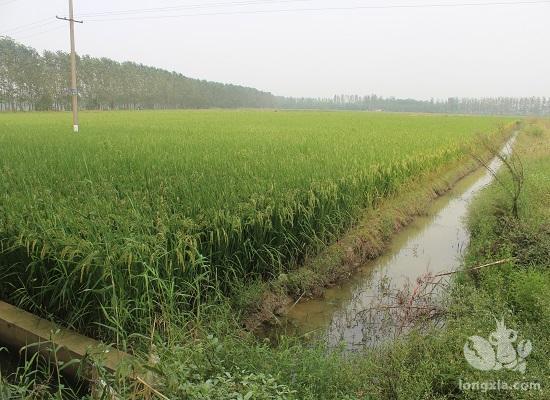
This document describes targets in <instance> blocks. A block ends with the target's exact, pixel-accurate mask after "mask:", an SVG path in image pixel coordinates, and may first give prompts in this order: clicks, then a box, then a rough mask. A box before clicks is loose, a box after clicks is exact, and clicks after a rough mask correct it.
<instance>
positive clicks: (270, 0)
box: [78, 0, 315, 17]
mask: <svg viewBox="0 0 550 400" xmlns="http://www.w3.org/2000/svg"><path fill="white" fill-rule="evenodd" d="M311 1H315V0H259V1H258V0H256V1H253V0H248V1H232V2H226V3H202V4H187V5H180V6H170V7H154V8H136V9H126V10H112V11H102V12H95V13H86V12H84V13H79V14H78V15H79V16H80V17H97V16H104V15H131V14H141V13H154V12H167V11H178V10H192V9H202V8H222V7H223V8H227V7H244V6H255V5H269V4H282V3H303V2H311Z"/></svg>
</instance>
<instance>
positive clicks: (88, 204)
mask: <svg viewBox="0 0 550 400" xmlns="http://www.w3.org/2000/svg"><path fill="white" fill-rule="evenodd" d="M68 118H69V116H68V115H67V114H64V113H36V114H24V115H23V114H2V115H0V298H4V299H9V300H10V301H12V302H14V303H16V304H18V305H19V306H22V307H24V308H25V309H27V310H30V311H32V312H35V313H37V314H40V315H43V316H47V317H51V318H57V319H61V320H63V321H64V322H65V323H66V324H68V325H70V326H72V327H74V328H76V329H79V330H81V331H87V332H90V331H91V330H93V332H94V336H96V337H97V336H101V335H105V336H110V337H112V334H111V333H112V332H111V330H110V329H107V328H106V327H105V326H109V327H110V328H112V329H115V331H116V332H122V331H125V332H140V331H143V326H151V325H154V323H153V321H158V320H159V315H168V313H164V312H163V308H165V307H168V306H170V307H171V309H172V310H180V311H181V312H184V311H194V312H195V315H197V313H198V314H200V307H201V305H202V304H204V301H205V300H207V301H208V300H211V299H212V298H213V297H214V298H215V296H218V295H219V294H220V293H225V294H227V293H229V292H230V288H231V286H232V283H233V282H235V281H236V280H244V281H246V280H247V279H251V278H255V277H256V278H257V277H259V276H261V277H265V278H268V277H271V276H274V275H277V274H279V273H281V272H283V271H285V270H288V269H290V268H294V267H295V266H296V265H297V264H299V263H300V262H301V261H302V260H303V259H304V257H306V256H307V255H309V254H314V253H315V252H317V251H318V250H319V249H320V248H321V247H322V246H324V245H325V244H326V243H328V242H330V241H332V240H334V239H335V238H337V237H338V235H339V234H341V233H342V231H343V230H345V229H346V228H347V227H349V226H350V224H352V223H353V222H354V220H355V219H356V218H357V217H358V216H359V214H360V213H361V211H362V210H363V209H365V208H368V207H373V206H375V205H376V204H377V202H379V201H380V200H381V199H383V198H385V197H387V196H390V195H392V194H394V193H396V192H397V191H399V188H400V185H401V184H402V183H403V182H405V181H408V180H411V179H415V178H416V177H418V176H419V175H421V174H423V173H428V172H431V171H434V170H436V169H437V168H440V167H442V166H444V165H447V164H450V163H452V162H454V161H457V160H459V159H460V158H461V157H464V156H465V155H466V154H467V151H466V150H465V148H464V146H465V145H470V144H472V143H474V140H475V137H476V133H477V132H486V133H490V132H496V131H498V129H497V127H498V126H499V125H501V124H503V123H506V122H507V120H506V119H503V118H497V117H465V116H427V115H394V114H369V113H353V112H273V111H210V110H209V111H162V112H159V111H147V112H112V113H94V112H88V113H83V115H82V121H81V127H82V134H79V135H73V134H71V133H70V132H69V131H67V129H66V126H69V125H68V124H67V121H68ZM161 319H162V318H161ZM93 323H100V324H102V325H100V326H99V327H98V326H97V325H93ZM113 327H114V328H113Z"/></svg>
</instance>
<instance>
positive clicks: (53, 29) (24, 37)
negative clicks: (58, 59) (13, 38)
mask: <svg viewBox="0 0 550 400" xmlns="http://www.w3.org/2000/svg"><path fill="white" fill-rule="evenodd" d="M60 29H63V27H62V26H56V27H54V28H50V29H46V30H43V31H40V32H35V33H32V34H30V35H25V36H18V37H17V40H18V41H21V40H23V39H28V38H31V37H34V36H38V35H42V34H44V33H48V32H53V31H57V30H60Z"/></svg>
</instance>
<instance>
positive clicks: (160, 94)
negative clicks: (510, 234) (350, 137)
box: [0, 37, 550, 115]
mask: <svg viewBox="0 0 550 400" xmlns="http://www.w3.org/2000/svg"><path fill="white" fill-rule="evenodd" d="M77 69H78V93H79V99H80V107H81V108H83V109H94V110H116V109H169V108H215V107H218V108H240V107H247V108H282V109H327V110H329V109H330V110H366V111H393V112H426V113H459V114H509V115H550V97H549V98H546V97H529V98H512V97H499V98H483V99H473V98H449V99H444V100H440V99H431V100H414V99H398V98H394V97H380V96H376V95H369V96H359V95H336V96H334V97H332V98H293V97H281V96H274V95H273V94H271V93H268V92H263V91H260V90H257V89H254V88H249V87H243V86H237V85H230V84H222V83H217V82H209V81H204V80H199V79H192V78H188V77H186V76H184V75H182V74H180V73H177V72H170V71H167V70H163V69H160V68H155V67H150V66H146V65H143V64H137V63H134V62H122V63H121V62H117V61H114V60H111V59H108V58H97V57H91V56H87V55H86V56H82V57H78V58H77ZM68 88H69V56H68V54H67V53H65V52H62V51H57V52H51V51H45V52H43V53H42V54H40V53H39V52H38V51H36V50H35V49H33V48H31V47H28V46H25V45H22V44H20V43H17V42H15V41H14V40H12V39H10V38H8V37H0V111H34V110H55V111H63V110H68V109H70V92H69V89H68Z"/></svg>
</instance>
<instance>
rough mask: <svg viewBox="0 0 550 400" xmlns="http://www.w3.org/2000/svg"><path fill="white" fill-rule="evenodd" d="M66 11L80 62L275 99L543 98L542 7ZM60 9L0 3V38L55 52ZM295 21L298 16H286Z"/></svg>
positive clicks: (546, 38)
mask: <svg viewBox="0 0 550 400" xmlns="http://www.w3.org/2000/svg"><path fill="white" fill-rule="evenodd" d="M501 1H502V2H509V1H511V0H501ZM512 1H513V0H512ZM74 2H75V14H76V16H77V17H80V18H82V19H84V21H85V23H84V24H83V25H77V33H76V43H77V51H78V52H79V53H80V54H90V55H93V56H105V57H109V58H113V59H116V60H119V61H124V60H131V61H136V62H141V63H144V64H148V65H153V66H158V67H162V68H166V69H169V70H175V71H178V72H181V73H183V74H185V75H186V76H189V77H194V78H201V79H208V80H213V81H220V82H230V83H236V84H242V85H246V86H252V87H256V88H259V89H262V90H266V91H270V92H272V93H274V94H278V95H286V96H314V97H317V96H332V95H333V94H336V93H338V94H340V93H342V94H344V93H345V94H361V95H363V94H371V93H376V94H378V95H383V96H396V97H414V98H430V97H436V98H445V97H449V96H461V97H462V96H468V97H481V96H531V95H535V96H550V1H547V2H538V3H536V4H525V3H524V4H515V5H492V6H483V7H471V6H461V7H440V6H438V7H426V8H412V7H407V8H403V7H395V8H372V7H373V6H374V7H377V6H385V7H387V6H388V5H390V6H393V5H399V6H403V5H407V6H411V5H426V4H432V5H444V4H447V5H448V4H457V3H469V4H471V3H494V2H498V0H462V1H461V0H385V1H380V0H279V1H276V0H249V1H246V0H207V1H201V0H179V1H178V0H157V1H147V0H120V1H107V0H74ZM159 7H161V8H164V10H163V11H151V12H145V11H142V12H140V13H120V11H126V10H135V9H152V8H159ZM367 7H371V8H367ZM67 9H68V0H0V35H1V34H6V35H8V36H11V37H13V38H14V39H16V40H19V41H21V42H23V43H25V44H27V45H29V46H32V47H35V48H37V49H39V50H44V49H49V50H59V49H61V50H67V49H68V47H69V42H68V26H67V23H65V22H62V21H56V20H55V15H56V14H57V15H60V16H65V15H67V12H68V11H67ZM296 9H308V11H288V10H296ZM319 9H323V10H319ZM269 10H271V11H269ZM264 11H269V12H264ZM109 12H111V13H109ZM116 12H118V13H116ZM99 13H104V14H102V15H97V14H99ZM89 14H96V15H95V16H92V15H89ZM190 14H202V15H193V16H191V15H190ZM204 14H208V15H204ZM166 16H169V17H168V18H164V17H166ZM159 17H162V18H159ZM99 20H102V21H99ZM106 20H107V21H106ZM37 21H38V23H35V22H37ZM27 24H31V25H30V26H27V27H23V28H20V29H14V28H18V27H20V26H21V25H27Z"/></svg>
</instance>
